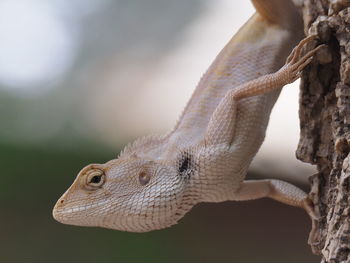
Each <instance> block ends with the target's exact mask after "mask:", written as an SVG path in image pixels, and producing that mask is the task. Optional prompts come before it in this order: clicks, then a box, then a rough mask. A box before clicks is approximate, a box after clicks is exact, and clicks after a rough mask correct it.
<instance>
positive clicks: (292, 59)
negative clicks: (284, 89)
mask: <svg viewBox="0 0 350 263" xmlns="http://www.w3.org/2000/svg"><path fill="white" fill-rule="evenodd" d="M314 39H316V36H314V35H312V36H309V37H307V38H304V39H303V40H301V41H300V43H299V44H298V45H297V46H296V47H295V48H294V49H293V51H292V52H291V54H290V55H289V56H288V58H287V61H286V64H285V65H284V66H283V67H282V68H281V70H280V71H281V73H282V74H285V77H286V79H287V80H288V81H287V82H288V83H291V82H293V81H295V80H297V79H298V78H299V77H300V75H301V71H302V70H303V69H304V68H305V67H306V66H307V65H308V64H309V63H310V62H311V60H312V59H313V56H314V55H315V54H316V52H317V51H318V50H319V49H321V48H323V47H324V46H325V45H324V44H323V45H319V46H318V47H316V48H314V49H312V50H310V51H309V52H307V53H306V54H305V55H303V56H301V55H300V54H301V50H302V48H303V47H305V46H306V44H308V43H309V42H311V41H312V40H314Z"/></svg>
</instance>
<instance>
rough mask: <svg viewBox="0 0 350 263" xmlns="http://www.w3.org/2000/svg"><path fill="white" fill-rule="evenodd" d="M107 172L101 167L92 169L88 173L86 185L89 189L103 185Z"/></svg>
mask: <svg viewBox="0 0 350 263" xmlns="http://www.w3.org/2000/svg"><path fill="white" fill-rule="evenodd" d="M104 181H105V174H104V172H103V171H102V170H100V169H92V170H90V171H88V172H87V173H86V186H87V187H88V189H91V190H93V189H96V188H99V187H101V186H102V185H103V183H104Z"/></svg>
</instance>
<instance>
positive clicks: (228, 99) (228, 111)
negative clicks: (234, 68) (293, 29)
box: [204, 36, 323, 145]
mask: <svg viewBox="0 0 350 263" xmlns="http://www.w3.org/2000/svg"><path fill="white" fill-rule="evenodd" d="M313 39H315V37H314V36H310V37H307V38H305V39H303V40H302V41H300V43H299V44H298V46H296V47H295V48H294V49H293V51H292V52H291V54H290V56H289V57H288V58H287V61H286V64H285V65H284V66H283V67H282V68H281V69H280V70H279V71H277V72H275V73H272V74H268V75H264V76H261V77H259V78H257V79H254V80H251V81H249V82H247V83H245V84H243V85H240V86H238V87H236V88H234V89H232V90H230V91H228V93H227V94H226V95H225V97H224V98H223V100H222V101H221V102H220V104H219V105H218V107H217V108H216V109H215V111H214V113H213V115H212V117H211V119H210V121H209V124H208V127H207V130H206V134H205V137H204V138H205V139H204V142H205V145H218V144H227V145H231V144H232V141H233V140H234V129H235V122H236V111H237V109H236V108H237V102H238V101H239V100H240V99H243V98H247V97H252V96H257V95H261V94H265V93H268V92H270V91H273V90H276V89H279V88H281V87H283V86H284V85H286V84H289V83H292V82H293V81H295V80H296V79H298V78H299V77H300V73H301V71H302V70H303V69H304V68H305V66H306V65H308V64H309V63H310V62H311V60H312V58H313V55H314V54H315V53H316V52H317V50H318V49H320V48H321V47H322V46H323V45H321V46H318V47H317V48H314V49H313V50H311V51H309V52H308V53H307V54H306V55H304V56H302V57H300V53H301V49H302V47H304V46H305V45H306V44H307V43H308V42H310V41H312V40H313ZM247 136H249V135H248V134H247Z"/></svg>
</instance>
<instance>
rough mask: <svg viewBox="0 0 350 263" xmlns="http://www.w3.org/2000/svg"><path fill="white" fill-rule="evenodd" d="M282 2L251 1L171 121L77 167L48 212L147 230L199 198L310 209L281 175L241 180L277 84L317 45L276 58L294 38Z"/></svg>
mask: <svg viewBox="0 0 350 263" xmlns="http://www.w3.org/2000/svg"><path fill="white" fill-rule="evenodd" d="M287 2H288V3H290V2H289V1H287V0H256V1H254V3H255V4H256V6H257V8H258V11H260V14H259V13H258V14H255V15H254V16H253V17H252V18H251V19H250V20H249V21H248V22H247V23H246V25H245V26H244V27H243V28H242V29H241V30H240V32H239V33H238V34H237V35H236V36H235V37H234V38H233V39H232V40H231V41H230V42H229V43H228V44H227V46H226V47H225V48H224V49H223V51H222V52H221V53H220V54H219V56H218V57H217V58H216V60H215V61H214V63H213V64H212V66H211V67H210V68H209V70H208V71H207V73H206V74H205V75H204V76H203V78H202V79H201V81H200V83H199V85H198V87H197V89H196V90H195V92H194V94H193V96H192V98H191V100H190V101H189V103H188V105H187V106H186V108H185V110H184V112H183V114H182V116H181V118H180V120H179V121H178V123H177V124H176V125H175V127H174V129H173V130H172V131H171V132H170V133H169V134H167V135H165V136H162V137H146V138H142V139H139V140H137V141H136V142H135V143H133V144H131V145H129V146H127V147H126V149H125V150H124V151H123V152H122V154H121V155H120V156H119V157H118V158H117V159H115V160H111V161H109V162H107V163H105V164H91V165H88V166H87V167H85V168H84V169H83V170H82V171H81V172H80V173H79V174H78V176H77V178H76V179H75V181H74V182H73V184H72V186H71V187H70V188H69V189H68V190H67V191H66V193H64V195H63V196H62V197H61V198H60V199H59V200H58V202H57V204H56V206H55V208H54V211H53V216H54V218H55V219H56V220H58V221H60V222H62V223H65V224H73V225H80V226H98V227H105V228H112V229H118V230H124V231H132V232H146V231H151V230H155V229H161V228H165V227H169V226H171V225H173V224H175V223H177V221H178V220H179V219H181V218H182V217H183V216H184V215H185V213H187V212H188V211H189V210H190V209H191V208H192V207H193V206H194V205H195V204H197V203H199V202H221V201H226V200H248V199H257V198H262V197H270V198H273V199H275V200H278V201H281V202H283V203H286V204H289V205H294V206H299V207H304V208H305V209H306V210H307V212H308V213H309V214H310V216H312V217H315V216H314V214H313V212H312V207H311V205H310V203H309V202H308V199H307V195H306V194H305V193H304V192H303V191H302V190H300V189H298V188H297V187H295V186H293V185H291V184H289V183H286V182H283V181H279V180H252V181H245V180H244V177H245V175H246V173H247V169H248V166H249V164H250V162H251V160H252V159H253V157H254V155H255V154H256V152H257V151H258V149H259V147H260V145H261V143H262V141H263V139H264V136H265V130H266V127H267V124H268V119H269V115H270V112H271V109H272V107H273V105H274V103H275V101H276V99H277V97H278V95H279V92H280V90H281V88H282V87H283V86H284V85H286V84H288V83H291V82H293V81H294V80H296V79H297V78H298V77H299V75H300V72H301V70H303V68H304V67H305V66H306V65H307V64H308V63H309V62H310V61H311V59H312V56H313V55H314V54H315V52H316V51H317V49H318V48H319V47H318V48H316V49H313V50H311V51H309V52H308V53H307V54H306V55H304V56H301V55H300V50H301V48H302V47H303V46H305V45H306V44H307V43H309V42H310V41H312V40H313V37H309V38H306V39H304V40H303V41H301V42H300V44H299V45H298V46H297V47H296V48H295V49H294V50H293V52H292V53H291V55H290V57H289V58H288V59H287V62H286V64H285V65H284V66H283V67H281V66H282V65H283V61H284V60H285V59H286V56H287V54H288V53H289V52H290V50H291V48H292V47H293V45H294V44H295V42H297V41H298V40H299V33H298V31H297V30H294V28H293V27H291V26H290V25H291V23H292V19H294V20H298V17H296V16H291V17H292V18H291V17H288V16H287V15H285V14H286V13H288V14H289V13H292V14H294V13H293V10H283V11H285V12H281V3H282V4H283V3H287ZM282 6H283V5H282ZM278 8H279V9H278ZM282 8H283V7H282ZM269 9H272V11H271V12H266V10H269ZM266 14H268V15H266ZM273 18H276V19H275V20H274V19H273ZM287 19H289V22H290V23H287V22H288V21H287V22H286V20H287ZM286 25H288V26H286ZM279 68H280V69H279ZM278 69H279V70H278ZM276 71H277V72H276ZM271 72H275V73H271Z"/></svg>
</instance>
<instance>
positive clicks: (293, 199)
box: [231, 179, 317, 219]
mask: <svg viewBox="0 0 350 263" xmlns="http://www.w3.org/2000/svg"><path fill="white" fill-rule="evenodd" d="M264 197H268V198H271V199H274V200H276V201H279V202H282V203H284V204H287V205H292V206H296V207H301V208H304V209H305V210H306V211H307V213H308V214H309V215H310V217H311V218H313V219H317V216H316V215H315V213H314V209H313V206H312V203H311V202H310V201H309V199H308V198H307V194H306V193H305V192H304V191H303V190H301V189H300V188H298V187H296V186H294V185H292V184H290V183H287V182H284V181H281V180H275V179H266V180H245V181H243V182H242V184H241V185H240V187H239V188H238V190H237V191H236V192H234V193H233V195H232V197H231V200H233V201H245V200H253V199H260V198H264Z"/></svg>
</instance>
